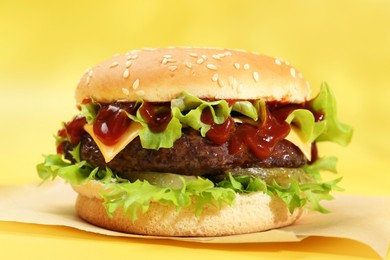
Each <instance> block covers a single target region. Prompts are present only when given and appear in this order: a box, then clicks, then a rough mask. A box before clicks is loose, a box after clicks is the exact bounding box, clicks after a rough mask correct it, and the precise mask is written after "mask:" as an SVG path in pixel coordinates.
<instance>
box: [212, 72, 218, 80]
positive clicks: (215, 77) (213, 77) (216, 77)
mask: <svg viewBox="0 0 390 260" xmlns="http://www.w3.org/2000/svg"><path fill="white" fill-rule="evenodd" d="M211 80H212V81H214V82H216V81H217V80H218V73H215V74H214V75H213V76H212V77H211Z"/></svg>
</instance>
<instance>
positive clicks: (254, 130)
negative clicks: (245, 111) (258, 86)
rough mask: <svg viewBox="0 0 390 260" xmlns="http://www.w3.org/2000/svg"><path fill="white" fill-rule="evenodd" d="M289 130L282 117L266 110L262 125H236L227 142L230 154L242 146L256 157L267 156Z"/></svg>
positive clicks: (237, 151) (241, 148)
mask: <svg viewBox="0 0 390 260" xmlns="http://www.w3.org/2000/svg"><path fill="white" fill-rule="evenodd" d="M289 132H290V126H289V124H288V123H287V122H285V121H284V119H281V118H279V117H275V116H274V115H273V114H271V113H270V112H268V111H267V117H266V119H265V122H264V123H263V125H262V126H260V127H256V126H254V125H250V124H245V123H244V124H242V125H240V126H238V127H237V131H236V132H235V135H234V136H233V138H232V139H231V140H230V142H229V152H230V153H231V154H237V153H240V152H241V151H242V150H243V149H244V147H245V146H246V147H248V149H249V150H250V151H251V152H252V153H253V154H254V155H255V156H256V157H258V158H261V159H266V158H267V157H269V156H270V155H271V153H272V151H273V149H274V147H275V146H276V145H277V143H278V142H279V141H281V140H283V139H284V138H285V137H286V136H287V135H288V134H289Z"/></svg>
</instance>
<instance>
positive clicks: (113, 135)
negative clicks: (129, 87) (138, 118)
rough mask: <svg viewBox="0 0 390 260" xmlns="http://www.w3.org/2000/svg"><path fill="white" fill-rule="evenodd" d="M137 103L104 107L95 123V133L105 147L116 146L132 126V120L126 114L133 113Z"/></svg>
mask: <svg viewBox="0 0 390 260" xmlns="http://www.w3.org/2000/svg"><path fill="white" fill-rule="evenodd" d="M134 109H135V103H114V104H109V105H105V106H103V107H102V108H101V109H100V110H99V113H98V114H97V116H96V118H95V121H94V123H93V132H94V133H95V135H96V136H97V137H98V138H99V140H100V141H102V142H103V143H104V144H105V145H114V144H116V143H117V142H118V141H119V139H120V138H121V136H122V135H123V133H124V132H125V131H126V130H127V128H128V127H129V126H130V123H131V119H130V118H129V117H128V115H127V114H126V113H125V111H126V112H128V113H132V112H133V111H134Z"/></svg>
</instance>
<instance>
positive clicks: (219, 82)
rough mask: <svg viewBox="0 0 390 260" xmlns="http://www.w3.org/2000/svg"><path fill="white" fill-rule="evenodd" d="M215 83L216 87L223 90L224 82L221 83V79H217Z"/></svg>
mask: <svg viewBox="0 0 390 260" xmlns="http://www.w3.org/2000/svg"><path fill="white" fill-rule="evenodd" d="M217 83H218V86H219V87H221V88H223V87H224V86H225V82H224V81H223V79H220V78H219V79H218V80H217Z"/></svg>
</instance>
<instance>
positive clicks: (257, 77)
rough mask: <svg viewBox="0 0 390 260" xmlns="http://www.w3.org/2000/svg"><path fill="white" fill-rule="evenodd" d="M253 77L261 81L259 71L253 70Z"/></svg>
mask: <svg viewBox="0 0 390 260" xmlns="http://www.w3.org/2000/svg"><path fill="white" fill-rule="evenodd" d="M253 78H254V80H255V81H256V82H258V81H259V73H258V72H257V71H254V72H253Z"/></svg>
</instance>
